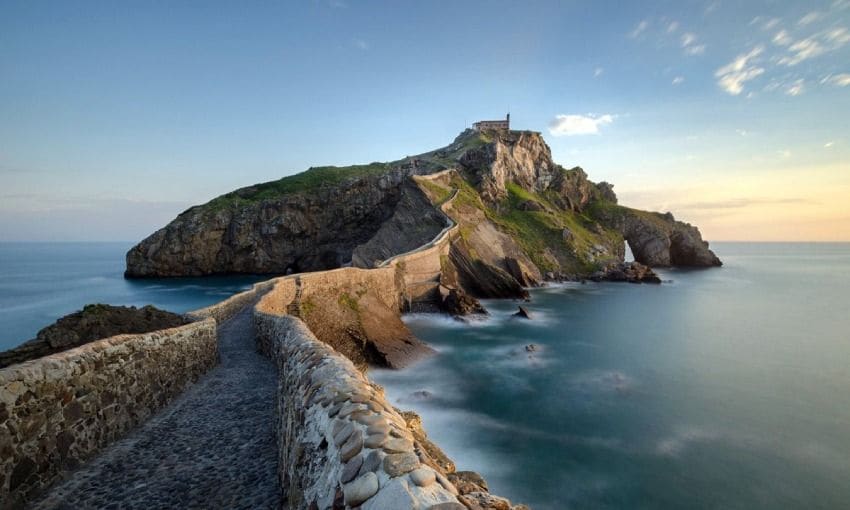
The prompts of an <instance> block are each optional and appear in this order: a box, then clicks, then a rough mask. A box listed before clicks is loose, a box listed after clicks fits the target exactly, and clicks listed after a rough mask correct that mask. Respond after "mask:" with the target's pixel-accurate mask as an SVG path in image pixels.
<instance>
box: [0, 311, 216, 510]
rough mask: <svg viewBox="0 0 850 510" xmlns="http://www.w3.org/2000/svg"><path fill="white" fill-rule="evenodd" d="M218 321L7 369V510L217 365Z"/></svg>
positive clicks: (0, 460)
mask: <svg viewBox="0 0 850 510" xmlns="http://www.w3.org/2000/svg"><path fill="white" fill-rule="evenodd" d="M218 359H219V355H218V344H217V341H216V322H215V320H214V319H212V318H207V319H205V320H202V321H198V322H194V323H191V324H187V325H185V326H180V327H176V328H171V329H165V330H160V331H155V332H151V333H144V334H134V335H118V336H114V337H110V338H106V339H103V340H97V341H94V342H90V343H88V344H86V345H83V346H80V347H77V348H74V349H70V350H67V351H64V352H61V353H57V354H52V355H49V356H45V357H42V358H38V359H35V360H32V361H28V362H25V363H20V364H16V365H12V366H9V367H6V368H3V369H0V509H8V508H22V507H24V506H26V502H27V501H28V500H30V498H31V497H32V496H34V495H36V494H37V493H38V492H39V491H40V490H41V489H43V488H45V487H46V486H48V485H50V484H51V483H52V482H54V481H55V480H57V479H58V478H60V477H61V476H62V475H63V473H64V472H65V471H67V470H69V469H73V468H75V467H76V466H79V465H80V464H81V463H82V462H84V461H85V460H86V459H88V458H90V457H91V456H92V455H93V454H94V453H95V452H97V451H98V450H99V449H100V448H102V447H103V446H105V445H107V444H108V443H110V442H112V441H114V440H115V439H117V438H119V437H121V436H122V435H123V434H125V433H126V432H128V431H129V430H130V429H131V428H133V427H134V426H136V425H138V424H139V423H140V422H142V421H143V420H145V419H146V418H147V417H149V416H150V415H152V414H153V413H154V412H155V411H156V410H158V409H160V408H162V407H163V406H165V405H166V404H167V403H168V402H170V401H171V400H172V399H173V398H174V397H175V396H176V395H178V394H180V393H181V392H182V391H183V390H184V389H185V388H186V387H187V386H188V385H189V384H191V383H193V382H194V381H196V380H197V379H198V378H199V377H200V376H201V375H202V374H204V373H205V372H207V371H208V370H209V369H210V368H212V367H213V366H215V365H216V364H217V363H218Z"/></svg>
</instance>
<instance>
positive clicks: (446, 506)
mask: <svg viewBox="0 0 850 510" xmlns="http://www.w3.org/2000/svg"><path fill="white" fill-rule="evenodd" d="M428 510H467V508H466V507H465V506H463V505H462V504H460V503H455V502H448V503H437V504H436V505H431V506H429V507H428Z"/></svg>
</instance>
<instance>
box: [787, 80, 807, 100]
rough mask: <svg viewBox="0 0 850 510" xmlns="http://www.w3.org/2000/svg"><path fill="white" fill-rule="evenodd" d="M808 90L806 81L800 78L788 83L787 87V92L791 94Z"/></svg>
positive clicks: (796, 94) (798, 93) (795, 94)
mask: <svg viewBox="0 0 850 510" xmlns="http://www.w3.org/2000/svg"><path fill="white" fill-rule="evenodd" d="M805 91H806V82H805V81H804V80H803V79H802V78H800V79H799V80H794V82H793V83H791V84H790V85H788V87H787V88H786V89H785V94H787V95H789V96H799V95H800V94H802V93H803V92H805Z"/></svg>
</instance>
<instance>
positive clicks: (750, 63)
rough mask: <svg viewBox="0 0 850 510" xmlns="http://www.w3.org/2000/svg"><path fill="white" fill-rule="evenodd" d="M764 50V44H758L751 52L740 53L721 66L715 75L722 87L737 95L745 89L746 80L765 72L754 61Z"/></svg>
mask: <svg viewBox="0 0 850 510" xmlns="http://www.w3.org/2000/svg"><path fill="white" fill-rule="evenodd" d="M763 51H764V46H756V47H755V48H753V49H752V50H750V51H749V53H743V54H741V55H738V56H737V57H735V59H734V60H733V61H732V62H730V63H728V64H726V65H725V66H723V67H721V68H719V69H718V70H717V71H716V72H715V73H714V76H715V77H716V78H717V84H718V85H719V86H720V88H722V89H723V90H724V91H726V92H727V93H728V94H731V95H733V96H737V95H739V94H740V93H741V92H743V91H744V84H745V83H746V82H748V81H750V80H753V79H755V78H757V77H759V76H761V75H762V74H764V68H763V67H759V66H758V65H756V64H755V63H754V62H755V61H756V60H757V59H758V56H759V55H761V54H762V52H763Z"/></svg>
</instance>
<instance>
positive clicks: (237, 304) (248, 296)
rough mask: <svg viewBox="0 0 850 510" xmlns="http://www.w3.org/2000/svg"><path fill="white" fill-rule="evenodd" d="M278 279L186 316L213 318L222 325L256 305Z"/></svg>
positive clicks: (195, 318)
mask: <svg viewBox="0 0 850 510" xmlns="http://www.w3.org/2000/svg"><path fill="white" fill-rule="evenodd" d="M277 280H278V278H272V279H270V280H265V281H262V282H258V283H255V284H254V285H253V286H252V287H251V288H250V289H248V290H246V291H243V292H240V293H238V294H234V295H232V296H230V297H229V298H227V299H225V300H224V301H220V302H218V303H216V304H214V305H210V306H208V307H206V308H200V309H198V310H193V311H191V312H188V313H187V314H186V316H188V317H189V318H191V319H194V320H201V319H206V318H208V317H212V318H213V319H215V320H216V322H217V323H219V324H221V323H222V322H224V321H226V320H227V319H229V318H231V317H233V316H234V315H236V314H237V313H238V312H239V311H240V310H242V309H243V308H245V307H246V306H248V305H251V304H252V303H254V302H255V301H256V300H257V299H259V298H260V296H262V295H263V294H265V293H266V292H268V291H269V290H271V289H272V288H273V287H274V285H275V283H276V282H277Z"/></svg>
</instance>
